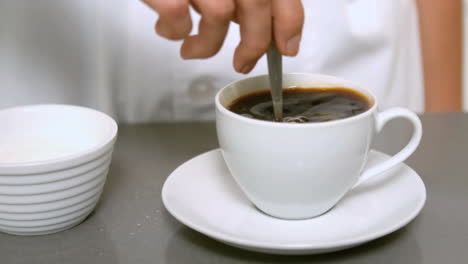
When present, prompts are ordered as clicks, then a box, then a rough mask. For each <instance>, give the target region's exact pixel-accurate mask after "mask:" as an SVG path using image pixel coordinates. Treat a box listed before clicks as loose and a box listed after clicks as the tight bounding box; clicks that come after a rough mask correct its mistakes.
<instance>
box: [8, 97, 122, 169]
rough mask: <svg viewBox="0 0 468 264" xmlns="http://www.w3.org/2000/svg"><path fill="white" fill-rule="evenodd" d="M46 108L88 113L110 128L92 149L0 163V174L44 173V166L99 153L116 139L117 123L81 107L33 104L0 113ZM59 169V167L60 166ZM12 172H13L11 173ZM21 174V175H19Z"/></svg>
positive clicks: (95, 111)
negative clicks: (102, 118)
mask: <svg viewBox="0 0 468 264" xmlns="http://www.w3.org/2000/svg"><path fill="white" fill-rule="evenodd" d="M48 107H53V108H54V107H56V108H57V109H58V110H60V109H62V110H66V109H78V110H80V111H86V112H90V113H92V114H94V115H97V116H101V117H104V119H105V122H106V123H107V126H108V127H109V128H110V131H109V133H107V134H106V135H105V140H102V141H101V142H99V143H98V144H95V145H94V146H92V147H89V148H87V149H84V150H80V151H77V152H74V153H71V154H66V155H63V156H60V157H56V158H50V159H44V160H37V161H27V162H8V163H1V162H0V174H2V173H4V172H5V171H6V172H7V173H9V174H10V173H11V174H16V173H13V171H17V170H22V169H25V170H28V171H30V170H31V169H35V168H36V169H39V171H40V172H44V170H43V169H41V168H43V167H45V166H52V165H58V164H62V163H67V162H70V161H72V160H75V159H81V158H82V157H85V156H88V155H90V154H93V153H95V152H98V151H100V150H101V149H103V148H106V146H108V145H109V144H110V143H112V142H114V140H115V138H116V137H117V131H118V125H117V122H116V121H115V120H114V119H113V118H112V117H110V116H109V115H107V114H105V113H103V112H101V111H98V110H95V109H92V108H88V107H83V106H77V105H68V104H33V105H23V106H16V107H10V108H5V109H1V110H0V113H5V112H9V111H22V110H30V109H34V108H38V109H40V108H48ZM53 167H54V169H52V170H56V169H55V166H53ZM60 167H61V166H60ZM11 170H13V171H11ZM29 173H31V172H28V173H26V174H29ZM21 174H23V173H21Z"/></svg>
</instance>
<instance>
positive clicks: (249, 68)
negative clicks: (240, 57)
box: [241, 63, 255, 74]
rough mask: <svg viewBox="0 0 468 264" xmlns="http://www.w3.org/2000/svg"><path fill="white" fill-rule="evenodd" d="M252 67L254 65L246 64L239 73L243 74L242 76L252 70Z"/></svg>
mask: <svg viewBox="0 0 468 264" xmlns="http://www.w3.org/2000/svg"><path fill="white" fill-rule="evenodd" d="M254 66H255V63H248V64H246V65H245V66H244V67H242V70H241V73H244V74H246V73H249V72H250V71H251V70H252V69H253V67H254Z"/></svg>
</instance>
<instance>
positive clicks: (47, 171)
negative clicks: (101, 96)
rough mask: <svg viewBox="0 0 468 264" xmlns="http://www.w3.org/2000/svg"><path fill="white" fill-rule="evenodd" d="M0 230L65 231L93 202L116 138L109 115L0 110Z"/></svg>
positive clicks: (73, 109) (56, 108)
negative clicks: (0, 127)
mask: <svg viewBox="0 0 468 264" xmlns="http://www.w3.org/2000/svg"><path fill="white" fill-rule="evenodd" d="M0 125H1V126H2V129H1V130H0V231H3V232H6V233H12V234H17V235H38V234H49V233H53V232H58V231H61V230H65V229H67V228H70V227H72V226H74V225H76V224H78V223H79V222H81V221H82V220H83V219H85V218H86V216H87V215H88V214H89V213H90V212H91V211H92V210H93V209H94V207H95V205H96V204H97V203H98V201H99V198H100V195H101V193H102V190H103V186H104V184H105V180H106V177H107V172H108V170H109V165H110V162H111V158H112V149H113V145H114V142H115V140H116V136H117V124H116V123H115V121H114V120H113V119H112V118H110V117H109V116H107V115H105V114H103V113H101V112H98V111H95V110H92V109H88V108H84V107H78V106H70V105H33V106H23V107H15V108H10V109H6V110H1V111H0Z"/></svg>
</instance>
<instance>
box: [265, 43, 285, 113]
mask: <svg viewBox="0 0 468 264" xmlns="http://www.w3.org/2000/svg"><path fill="white" fill-rule="evenodd" d="M267 60H268V75H269V77H270V88H271V98H272V100H273V111H274V113H275V119H276V121H281V120H282V119H283V93H282V89H283V61H282V57H281V54H280V53H279V51H278V49H277V48H276V45H275V42H274V41H272V42H271V46H270V48H269V49H268V51H267Z"/></svg>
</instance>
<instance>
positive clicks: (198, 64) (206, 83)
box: [0, 0, 424, 122]
mask: <svg viewBox="0 0 468 264" xmlns="http://www.w3.org/2000/svg"><path fill="white" fill-rule="evenodd" d="M303 4H304V6H305V12H306V14H305V15H306V19H305V25H304V32H303V38H302V43H301V50H300V52H299V54H298V56H297V57H294V58H285V59H284V66H283V69H284V71H286V72H311V73H323V74H330V75H336V76H339V77H342V78H345V79H349V80H352V81H354V82H357V83H360V84H362V86H363V87H365V88H367V89H369V90H371V91H373V92H374V93H375V94H376V96H377V97H378V99H379V101H380V103H381V108H383V109H385V108H388V107H392V106H404V107H408V108H410V109H412V110H415V111H422V110H423V108H424V106H423V102H424V95H423V83H422V70H421V67H422V66H421V55H420V46H419V30H418V17H417V10H416V4H415V1H414V0H382V1H375V0H327V1H324V0H304V1H303ZM193 15H194V20H195V23H194V25H196V23H197V22H198V20H199V17H198V16H197V15H195V14H193ZM156 17H157V16H156V15H155V13H154V12H153V11H151V10H150V9H149V8H148V7H146V6H145V5H144V4H142V3H141V2H140V1H126V0H115V1H112V5H109V1H104V0H80V1H59V0H44V1H28V0H16V1H9V0H0V94H2V96H1V97H0V108H4V107H9V106H14V105H21V104H36V103H67V104H78V105H84V106H88V107H93V108H96V109H99V110H102V111H105V112H107V113H109V114H111V115H112V116H114V117H115V118H116V119H118V120H119V121H121V122H148V121H179V120H202V119H203V120H206V119H213V118H214V106H213V98H214V95H215V93H216V91H218V90H219V89H220V88H222V87H223V86H224V85H226V84H228V83H229V82H231V81H233V80H236V79H240V78H243V77H244V76H243V75H241V74H238V73H235V72H234V70H233V67H232V56H233V51H234V49H235V47H236V45H237V44H238V42H239V33H238V26H237V25H235V24H233V25H232V27H231V28H230V31H229V34H228V37H227V39H226V41H225V44H224V46H223V48H222V49H221V51H220V52H219V54H218V55H216V56H215V57H214V58H211V59H208V60H189V61H184V60H182V59H180V58H179V47H180V44H181V43H180V42H173V41H168V40H165V39H162V38H160V37H158V36H156V35H155V33H154V29H153V28H154V22H155V21H156ZM195 28H196V27H195ZM195 31H196V29H194V32H195ZM266 72H267V68H266V60H265V58H262V59H261V60H260V61H259V63H258V64H257V67H256V68H255V69H254V70H253V71H252V73H250V74H249V75H257V74H264V73H266Z"/></svg>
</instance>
